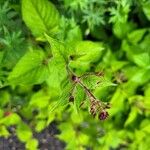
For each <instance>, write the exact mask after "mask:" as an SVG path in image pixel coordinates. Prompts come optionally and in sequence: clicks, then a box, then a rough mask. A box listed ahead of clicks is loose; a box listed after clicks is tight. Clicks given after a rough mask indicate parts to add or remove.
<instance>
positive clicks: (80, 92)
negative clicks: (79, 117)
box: [73, 85, 85, 112]
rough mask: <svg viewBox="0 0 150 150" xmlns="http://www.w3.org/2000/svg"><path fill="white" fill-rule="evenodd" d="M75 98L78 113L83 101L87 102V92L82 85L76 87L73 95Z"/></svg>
mask: <svg viewBox="0 0 150 150" xmlns="http://www.w3.org/2000/svg"><path fill="white" fill-rule="evenodd" d="M73 96H74V105H75V108H76V110H77V112H78V111H79V108H80V106H81V103H82V101H84V100H85V91H84V89H83V88H82V87H81V86H80V85H77V86H76V87H75V91H74V93H73Z"/></svg>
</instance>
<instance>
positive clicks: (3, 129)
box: [0, 125, 10, 138]
mask: <svg viewBox="0 0 150 150" xmlns="http://www.w3.org/2000/svg"><path fill="white" fill-rule="evenodd" d="M9 135H10V133H9V132H8V130H7V128H6V127H5V126H2V125H1V126H0V137H1V136H3V137H5V138H8V136H9Z"/></svg>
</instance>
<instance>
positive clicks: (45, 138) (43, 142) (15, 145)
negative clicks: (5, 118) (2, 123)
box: [0, 123, 65, 150]
mask: <svg viewBox="0 0 150 150" xmlns="http://www.w3.org/2000/svg"><path fill="white" fill-rule="evenodd" d="M10 133H11V134H12V136H11V137H9V138H8V139H5V138H0V150H25V144H24V143H21V142H20V141H19V140H18V139H17V137H16V135H15V128H14V127H11V128H10ZM58 133H59V131H58V130H57V128H56V124H55V123H52V124H51V125H50V126H49V127H48V128H46V129H45V130H43V131H42V132H41V133H35V134H34V137H35V138H36V139H38V141H39V150H64V147H65V144H64V143H63V142H62V141H60V140H58V139H57V138H56V137H55V135H56V134H58Z"/></svg>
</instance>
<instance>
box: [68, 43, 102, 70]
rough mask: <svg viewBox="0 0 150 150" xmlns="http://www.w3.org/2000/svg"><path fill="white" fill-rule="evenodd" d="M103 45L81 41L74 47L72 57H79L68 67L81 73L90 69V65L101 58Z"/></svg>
mask: <svg viewBox="0 0 150 150" xmlns="http://www.w3.org/2000/svg"><path fill="white" fill-rule="evenodd" d="M104 49H105V48H104V45H103V44H102V43H99V42H91V41H82V42H78V43H77V44H76V47H75V52H74V55H75V56H76V55H77V56H80V57H78V58H76V59H75V60H72V61H71V62H70V64H69V65H70V67H71V68H74V69H77V71H78V72H79V73H83V72H85V71H87V70H89V69H90V64H91V63H94V62H96V61H98V60H99V59H100V58H101V56H102V51H103V50H104Z"/></svg>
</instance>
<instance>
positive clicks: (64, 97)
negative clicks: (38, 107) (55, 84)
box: [49, 81, 72, 114]
mask: <svg viewBox="0 0 150 150" xmlns="http://www.w3.org/2000/svg"><path fill="white" fill-rule="evenodd" d="M61 90H62V92H61V94H60V96H59V98H58V100H57V101H56V102H54V103H53V104H52V105H50V106H49V113H50V114H51V113H52V112H53V111H54V110H55V109H57V108H58V107H60V106H65V105H66V104H68V103H69V97H70V92H71V91H72V83H71V82H70V81H66V84H65V86H64V88H62V89H61Z"/></svg>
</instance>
